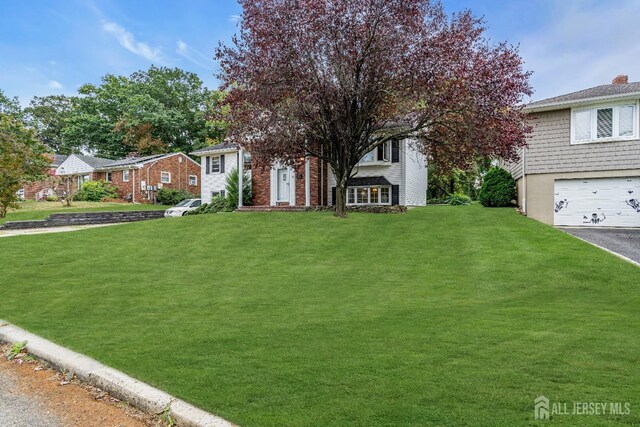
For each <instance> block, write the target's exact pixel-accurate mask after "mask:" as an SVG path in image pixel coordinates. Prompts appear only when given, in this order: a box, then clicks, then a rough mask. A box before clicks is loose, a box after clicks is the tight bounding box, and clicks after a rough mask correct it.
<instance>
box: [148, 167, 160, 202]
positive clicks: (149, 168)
mask: <svg viewBox="0 0 640 427" xmlns="http://www.w3.org/2000/svg"><path fill="white" fill-rule="evenodd" d="M156 163H158V160H156V161H155V162H153V163H151V164H150V165H149V167H148V168H147V186H150V187H153V186H152V185H150V181H149V170H151V168H152V167H154V166H155V165H156ZM149 191H153V190H149ZM149 191H147V199H149V200H151V197H150V194H149ZM153 199H154V200H153V202H154V203H155V196H154V198H153Z"/></svg>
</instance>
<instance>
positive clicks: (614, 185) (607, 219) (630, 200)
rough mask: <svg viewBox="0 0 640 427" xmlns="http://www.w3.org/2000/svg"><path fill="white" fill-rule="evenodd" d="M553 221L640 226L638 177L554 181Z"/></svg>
mask: <svg viewBox="0 0 640 427" xmlns="http://www.w3.org/2000/svg"><path fill="white" fill-rule="evenodd" d="M553 208H554V224H555V225H569V226H590V227H640V177H626V178H597V179H572V180H557V181H555V184H554V207H553Z"/></svg>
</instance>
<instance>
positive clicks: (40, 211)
mask: <svg viewBox="0 0 640 427" xmlns="http://www.w3.org/2000/svg"><path fill="white" fill-rule="evenodd" d="M19 205H20V209H16V210H10V211H9V213H7V216H6V218H0V224H2V223H4V222H5V221H26V220H33V219H45V218H46V217H48V216H49V215H50V214H52V213H61V212H100V211H138V210H140V211H146V210H155V209H167V206H164V205H145V204H133V203H109V202H104V203H98V202H73V204H72V206H71V207H66V206H63V205H62V203H60V202H34V201H27V202H20V203H19Z"/></svg>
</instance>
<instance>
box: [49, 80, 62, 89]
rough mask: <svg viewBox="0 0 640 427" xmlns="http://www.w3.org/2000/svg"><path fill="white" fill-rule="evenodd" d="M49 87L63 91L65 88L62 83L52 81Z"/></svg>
mask: <svg viewBox="0 0 640 427" xmlns="http://www.w3.org/2000/svg"><path fill="white" fill-rule="evenodd" d="M49 87H50V88H51V89H62V87H63V86H62V83H60V82H59V81H57V80H51V81H49Z"/></svg>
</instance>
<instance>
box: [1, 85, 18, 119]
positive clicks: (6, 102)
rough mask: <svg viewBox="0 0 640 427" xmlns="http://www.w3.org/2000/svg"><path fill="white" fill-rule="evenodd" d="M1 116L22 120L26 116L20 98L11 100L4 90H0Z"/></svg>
mask: <svg viewBox="0 0 640 427" xmlns="http://www.w3.org/2000/svg"><path fill="white" fill-rule="evenodd" d="M0 114H4V115H8V116H13V117H18V118H22V116H23V114H24V113H23V111H22V108H20V102H19V101H18V98H17V97H13V98H9V97H8V96H7V95H6V94H5V93H4V91H3V90H2V89H0Z"/></svg>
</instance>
